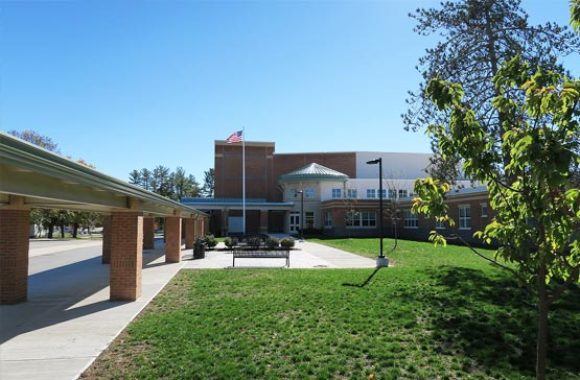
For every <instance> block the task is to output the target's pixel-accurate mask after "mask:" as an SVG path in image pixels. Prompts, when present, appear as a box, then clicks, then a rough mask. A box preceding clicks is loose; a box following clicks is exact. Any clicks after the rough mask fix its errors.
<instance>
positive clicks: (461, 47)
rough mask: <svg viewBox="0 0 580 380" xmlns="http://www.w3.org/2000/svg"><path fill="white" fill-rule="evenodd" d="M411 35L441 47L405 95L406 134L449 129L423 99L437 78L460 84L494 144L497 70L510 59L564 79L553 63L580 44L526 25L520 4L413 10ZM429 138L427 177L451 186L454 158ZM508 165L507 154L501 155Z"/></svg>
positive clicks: (493, 0)
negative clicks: (420, 79)
mask: <svg viewBox="0 0 580 380" xmlns="http://www.w3.org/2000/svg"><path fill="white" fill-rule="evenodd" d="M409 16H410V17H411V18H413V19H415V20H416V22H417V25H416V27H415V29H414V30H415V32H417V33H418V34H420V35H423V36H429V35H439V36H441V37H442V38H441V41H440V42H438V43H437V44H436V46H435V47H433V48H429V49H427V50H426V54H425V55H424V56H423V57H421V58H420V59H419V64H418V66H417V69H418V70H419V71H420V73H421V75H422V77H423V82H422V83H421V84H420V86H419V90H418V91H415V92H409V97H408V99H407V104H408V110H407V112H406V113H405V114H403V115H402V118H403V123H404V125H405V129H407V130H413V131H417V130H422V129H423V128H425V127H426V126H428V125H430V124H433V123H437V124H442V125H447V124H449V118H450V114H449V112H447V111H445V110H440V109H439V108H437V107H435V106H433V104H432V102H431V101H430V99H429V96H428V94H427V91H426V90H427V84H428V83H429V80H430V79H431V78H434V77H438V78H441V79H444V80H449V81H451V82H454V83H459V84H461V85H462V87H463V88H464V90H465V97H466V101H467V102H468V103H469V104H471V105H473V107H474V117H475V118H476V119H477V120H478V121H479V123H480V124H481V125H482V126H483V127H484V128H485V130H486V131H489V132H490V133H492V134H493V135H494V136H495V137H496V139H497V140H498V141H499V140H500V138H501V136H502V135H503V133H504V128H503V125H504V121H505V117H504V115H503V114H502V113H501V112H500V111H499V110H498V109H497V108H496V107H493V104H492V102H493V99H494V98H496V97H497V96H498V95H499V93H498V92H497V89H496V87H495V86H493V84H492V82H491V80H490V79H491V78H492V77H493V76H494V75H496V74H497V72H498V70H499V68H500V67H501V66H502V64H504V63H505V62H507V61H509V60H510V59H511V58H513V57H514V56H515V55H518V54H519V55H520V56H521V57H522V58H523V59H524V60H525V61H527V62H529V63H530V64H531V65H532V66H533V67H536V66H542V67H543V68H545V69H548V70H553V71H556V72H560V73H563V72H564V70H563V68H562V66H561V65H560V64H559V63H558V58H559V57H561V56H565V55H568V54H571V53H577V52H578V51H580V39H579V38H578V37H577V36H575V35H574V34H573V33H572V32H570V31H567V30H566V27H561V26H559V25H557V24H555V23H546V24H544V25H530V23H529V22H528V15H527V14H526V13H525V12H524V10H523V9H522V8H521V6H520V0H461V1H454V2H451V1H446V2H443V3H441V7H440V8H430V9H417V10H416V11H415V12H414V13H412V14H410V15H409ZM438 145H439V144H438V142H437V141H436V137H434V140H433V144H432V148H433V150H434V153H435V154H434V156H433V162H432V165H431V168H432V169H433V171H432V172H431V174H432V175H434V176H437V177H438V178H440V179H444V180H447V181H449V180H452V179H454V176H456V175H457V174H458V172H457V165H458V164H459V163H458V158H457V157H451V156H449V155H446V156H445V159H443V157H442V154H441V153H440V152H439V151H438ZM505 153H506V157H505V161H506V162H507V161H509V152H505Z"/></svg>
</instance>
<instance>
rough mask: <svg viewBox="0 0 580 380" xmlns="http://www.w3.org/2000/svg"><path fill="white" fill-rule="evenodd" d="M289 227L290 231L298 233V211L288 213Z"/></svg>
mask: <svg viewBox="0 0 580 380" xmlns="http://www.w3.org/2000/svg"><path fill="white" fill-rule="evenodd" d="M288 226H289V227H290V233H298V231H299V230H300V213H299V212H295V211H294V212H291V213H290V223H288Z"/></svg>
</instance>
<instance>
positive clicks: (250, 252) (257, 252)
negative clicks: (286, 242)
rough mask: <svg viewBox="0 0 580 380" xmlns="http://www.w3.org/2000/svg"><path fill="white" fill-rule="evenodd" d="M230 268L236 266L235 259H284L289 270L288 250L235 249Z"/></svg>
mask: <svg viewBox="0 0 580 380" xmlns="http://www.w3.org/2000/svg"><path fill="white" fill-rule="evenodd" d="M232 256H233V259H232V266H233V267H235V266H236V259H286V266H287V267H288V268H290V250H287V249H279V250H266V249H235V250H234V251H233V252H232Z"/></svg>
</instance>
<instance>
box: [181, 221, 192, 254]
mask: <svg viewBox="0 0 580 380" xmlns="http://www.w3.org/2000/svg"><path fill="white" fill-rule="evenodd" d="M183 227H184V229H185V231H184V232H185V249H192V248H193V242H194V240H195V220H194V219H191V218H187V219H184V223H183Z"/></svg>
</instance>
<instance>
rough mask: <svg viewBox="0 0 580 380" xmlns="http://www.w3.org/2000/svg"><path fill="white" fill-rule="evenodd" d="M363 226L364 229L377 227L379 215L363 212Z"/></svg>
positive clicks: (361, 216) (361, 215)
mask: <svg viewBox="0 0 580 380" xmlns="http://www.w3.org/2000/svg"><path fill="white" fill-rule="evenodd" d="M360 219H361V225H362V226H363V227H376V226H377V213H376V212H371V211H363V212H361V213H360Z"/></svg>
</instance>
